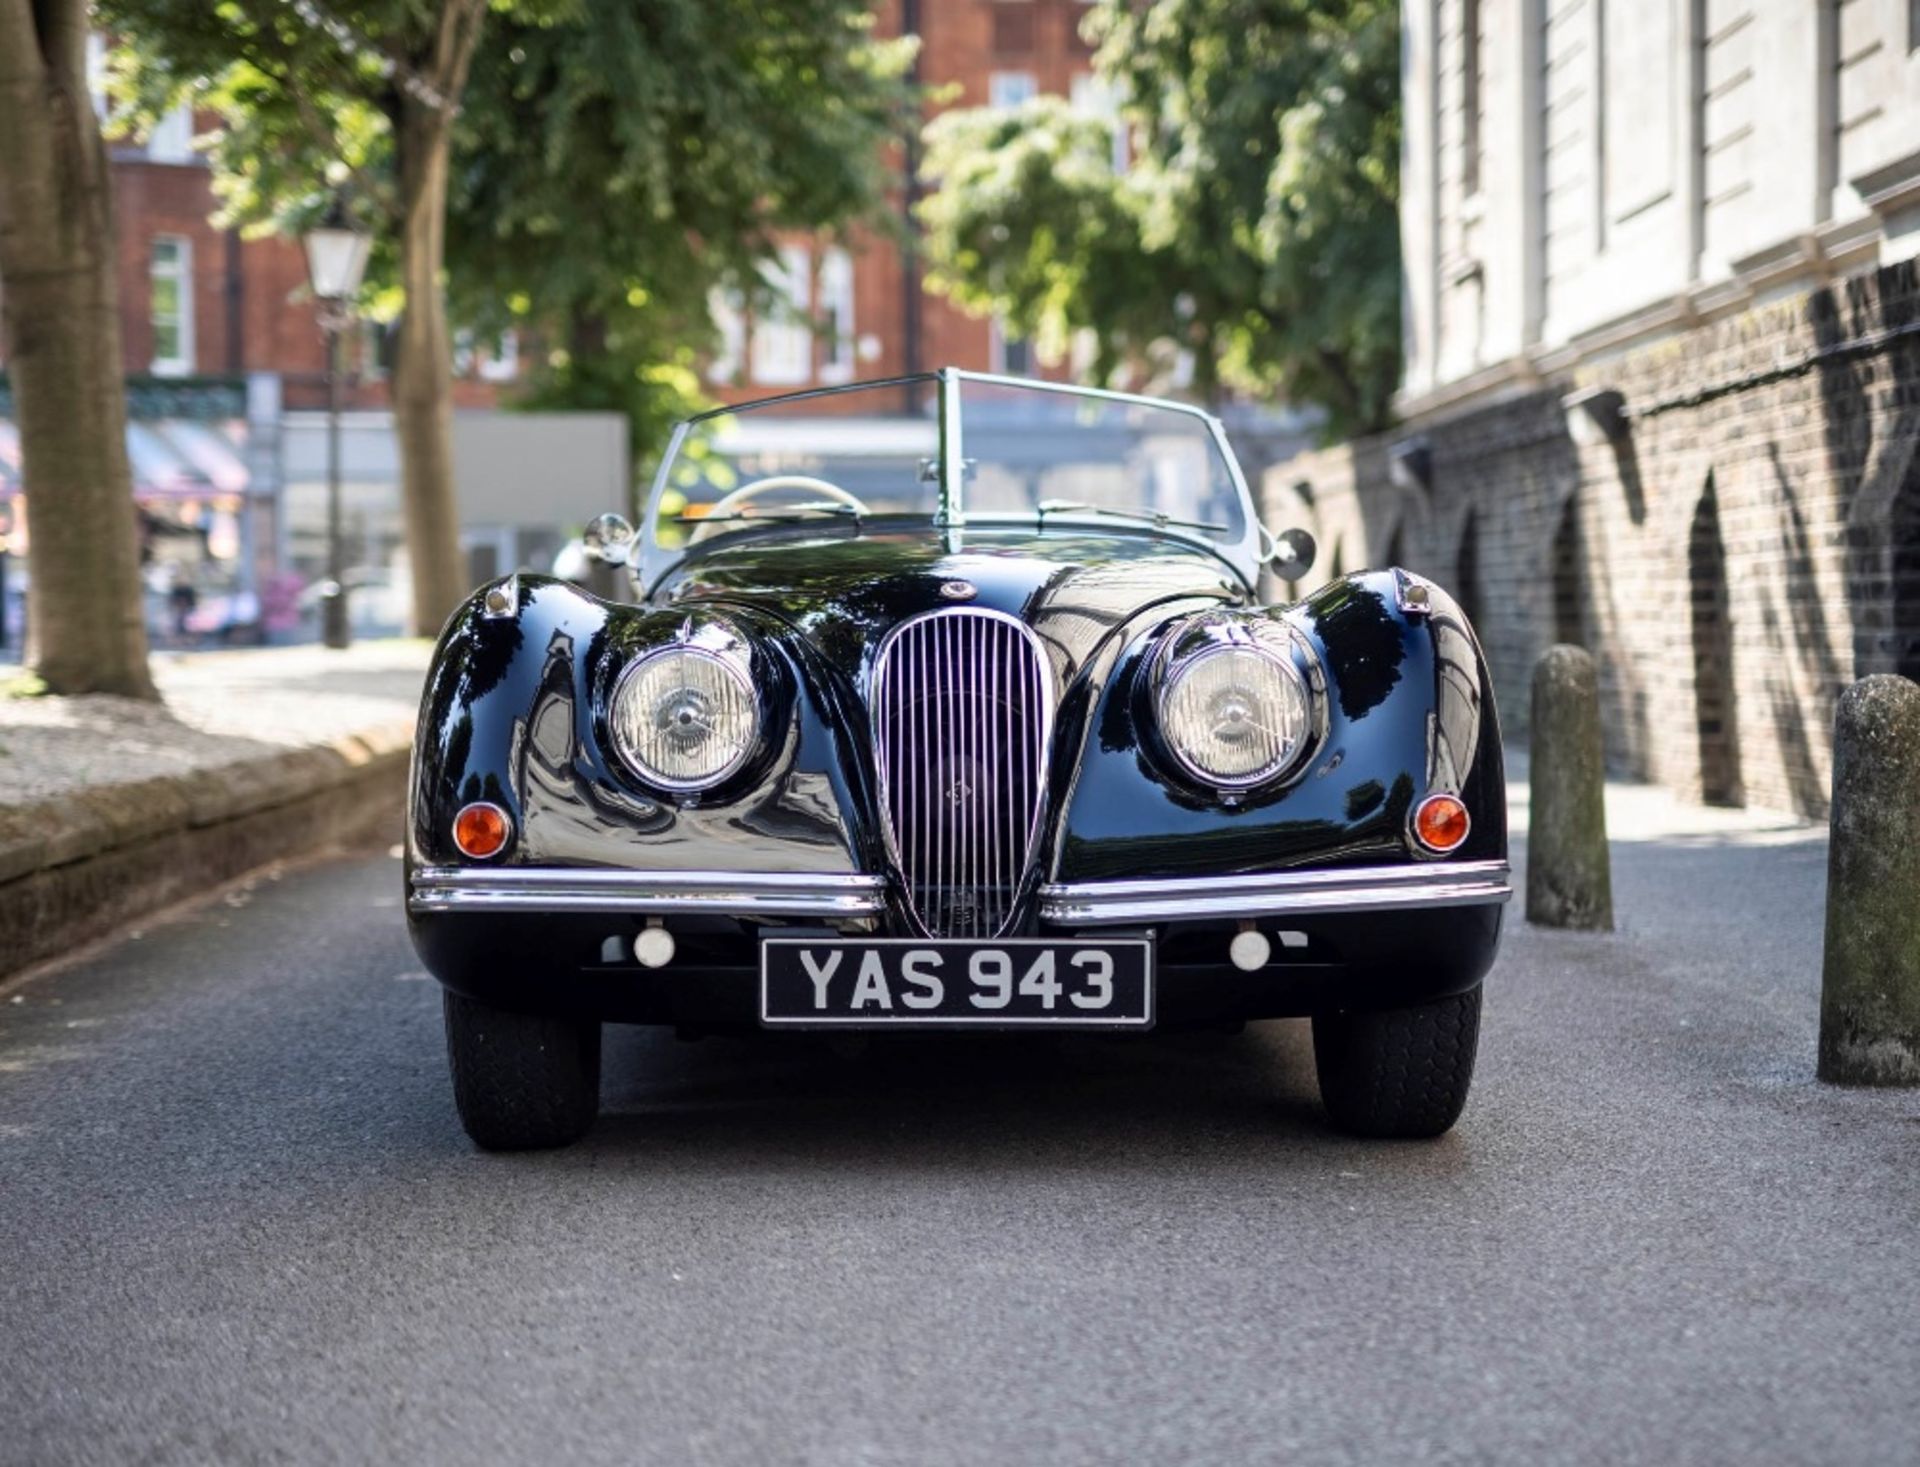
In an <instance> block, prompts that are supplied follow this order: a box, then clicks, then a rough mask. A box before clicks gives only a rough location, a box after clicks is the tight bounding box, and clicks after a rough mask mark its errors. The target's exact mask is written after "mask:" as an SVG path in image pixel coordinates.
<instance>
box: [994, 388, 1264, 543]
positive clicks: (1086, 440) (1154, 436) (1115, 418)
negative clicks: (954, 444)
mask: <svg viewBox="0 0 1920 1467" xmlns="http://www.w3.org/2000/svg"><path fill="white" fill-rule="evenodd" d="M959 388H960V422H961V429H962V431H961V451H962V453H963V455H964V457H965V468H964V473H965V481H964V485H963V488H962V495H961V500H962V503H963V505H964V507H965V510H966V514H967V517H968V519H970V520H971V519H976V518H982V517H991V516H994V515H1000V514H1007V515H1022V516H1040V517H1042V518H1046V517H1051V516H1056V515H1059V516H1071V515H1095V516H1100V515H1108V516H1112V517H1114V518H1116V519H1138V520H1140V521H1142V522H1156V521H1158V522H1163V523H1165V524H1166V525H1168V526H1169V527H1172V528H1180V529H1185V530H1188V531H1190V532H1194V533H1201V534H1205V535H1207V536H1209V537H1211V538H1215V539H1220V540H1227V541H1237V540H1239V539H1240V538H1241V536H1242V535H1244V534H1245V533H1246V511H1245V509H1244V507H1243V505H1242V502H1241V494H1240V489H1239V486H1238V484H1237V483H1236V482H1235V481H1234V478H1233V474H1232V472H1231V470H1230V469H1229V468H1228V466H1227V461H1226V458H1225V456H1224V455H1223V454H1222V453H1221V451H1220V446H1219V444H1218V442H1216V441H1215V439H1214V436H1213V431H1212V428H1211V426H1210V425H1209V424H1208V422H1207V420H1206V419H1205V418H1204V417H1202V416H1200V415H1199V414H1198V413H1192V412H1186V411H1183V410H1181V409H1180V408H1177V407H1162V406H1158V405H1155V404H1152V403H1141V402H1131V401H1127V400H1125V399H1119V398H1110V397H1101V396H1099V395H1097V394H1090V393H1076V392H1060V391H1052V390H1049V389H1047V388H1044V387H1024V386H1018V385H1014V384H1009V383H1002V382H980V381H975V380H972V379H969V378H965V377H963V378H961V380H960V384H959Z"/></svg>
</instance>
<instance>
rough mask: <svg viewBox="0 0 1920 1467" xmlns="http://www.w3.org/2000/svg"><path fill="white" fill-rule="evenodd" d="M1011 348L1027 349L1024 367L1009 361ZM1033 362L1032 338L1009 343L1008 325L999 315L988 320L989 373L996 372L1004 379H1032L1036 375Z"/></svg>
mask: <svg viewBox="0 0 1920 1467" xmlns="http://www.w3.org/2000/svg"><path fill="white" fill-rule="evenodd" d="M1009 346H1018V347H1023V348H1025V350H1026V353H1027V360H1026V362H1025V364H1024V365H1016V364H1015V363H1013V362H1012V361H1010V360H1008V358H1007V348H1008V347H1009ZM1033 362H1034V357H1033V340H1032V338H1030V337H1028V338H1023V339H1021V340H1019V341H1009V340H1008V339H1007V328H1006V325H1005V323H1004V322H1003V321H1002V320H1001V319H1000V317H999V316H998V315H995V316H993V317H992V318H990V319H989V320H988V322H987V363H988V366H987V370H988V371H989V372H996V373H998V374H999V375H1001V376H1003V377H1031V376H1033V375H1034V372H1033Z"/></svg>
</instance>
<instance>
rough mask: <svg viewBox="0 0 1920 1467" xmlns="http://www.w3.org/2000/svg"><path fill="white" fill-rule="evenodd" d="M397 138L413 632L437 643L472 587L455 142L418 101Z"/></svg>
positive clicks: (397, 363) (397, 374) (396, 386)
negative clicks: (463, 547)
mask: <svg viewBox="0 0 1920 1467" xmlns="http://www.w3.org/2000/svg"><path fill="white" fill-rule="evenodd" d="M395 141H396V144H397V146H398V149H399V155H400V208H401V219H400V281H401V285H402V287H403V289H404V290H405V292H406V307H405V310H404V313H403V314H402V315H401V318H400V341H399V349H398V354H397V356H396V357H395V360H394V367H393V420H394V431H395V433H396V434H397V435H398V437H399V440H400V478H401V494H402V498H403V500H404V502H405V507H406V521H407V549H408V552H409V554H410V556H411V558H412V561H413V629H414V631H415V633H416V634H418V635H421V636H429V637H430V636H434V635H436V634H437V633H438V632H439V630H440V627H441V624H442V623H443V622H445V621H446V619H447V617H448V615H449V614H451V612H452V611H453V608H454V607H455V606H456V605H457V604H458V603H459V601H460V598H461V597H463V596H464V595H466V593H467V592H468V591H469V590H471V589H472V588H471V587H470V586H469V585H468V584H467V577H466V570H465V567H464V566H463V565H462V564H461V557H460V516H459V505H458V501H457V500H456V499H455V497H454V489H453V346H452V342H451V341H450V339H449V337H448V332H447V302H446V296H445V294H444V292H443V290H442V288H441V284H440V270H441V264H442V261H443V259H444V257H445V254H446V221H447V155H448V150H449V142H450V139H449V135H448V127H447V125H446V122H445V119H444V118H443V117H442V116H441V115H440V114H438V113H436V112H434V111H433V110H432V109H430V108H426V107H423V106H422V105H421V104H420V103H418V102H416V101H413V100H411V99H409V100H407V101H406V102H405V103H403V104H402V109H401V115H400V118H399V120H398V124H397V128H396V138H395Z"/></svg>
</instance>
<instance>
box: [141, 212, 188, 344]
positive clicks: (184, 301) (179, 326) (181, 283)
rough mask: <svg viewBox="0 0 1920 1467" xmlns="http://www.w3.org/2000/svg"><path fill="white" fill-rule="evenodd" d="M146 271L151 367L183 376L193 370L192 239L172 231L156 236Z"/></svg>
mask: <svg viewBox="0 0 1920 1467" xmlns="http://www.w3.org/2000/svg"><path fill="white" fill-rule="evenodd" d="M147 272H148V280H149V299H150V311H149V316H150V319H151V320H152V322H153V371H154V373H155V374H156V375H157V376H162V377H182V376H185V375H186V374H187V373H189V372H191V371H192V370H193V242H192V241H191V240H187V239H183V238H181V237H180V236H179V235H175V234H162V235H158V236H156V237H155V239H154V241H153V248H152V252H151V253H150V254H149V255H148V257H147Z"/></svg>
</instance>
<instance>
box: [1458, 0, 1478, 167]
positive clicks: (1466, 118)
mask: <svg viewBox="0 0 1920 1467" xmlns="http://www.w3.org/2000/svg"><path fill="white" fill-rule="evenodd" d="M1480 82H1481V75H1480V0H1460V147H1461V158H1460V186H1461V189H1462V191H1463V192H1464V193H1466V194H1467V195H1468V196H1469V197H1471V196H1472V195H1474V194H1477V193H1479V192H1480Z"/></svg>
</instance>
